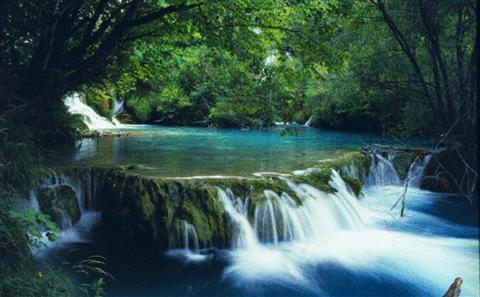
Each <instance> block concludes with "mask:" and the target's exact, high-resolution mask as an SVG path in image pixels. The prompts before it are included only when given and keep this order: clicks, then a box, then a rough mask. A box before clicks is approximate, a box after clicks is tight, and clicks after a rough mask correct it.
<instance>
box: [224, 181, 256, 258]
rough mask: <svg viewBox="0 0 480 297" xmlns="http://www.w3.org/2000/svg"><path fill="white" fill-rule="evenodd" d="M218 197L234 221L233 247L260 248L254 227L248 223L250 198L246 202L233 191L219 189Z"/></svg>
mask: <svg viewBox="0 0 480 297" xmlns="http://www.w3.org/2000/svg"><path fill="white" fill-rule="evenodd" d="M218 195H219V198H220V201H221V202H222V203H223V206H224V207H225V211H226V212H227V213H228V215H229V216H230V218H231V219H232V221H233V228H234V234H235V235H234V238H233V247H234V248H243V249H256V248H258V246H259V244H258V240H257V237H256V234H255V231H254V229H253V228H252V225H251V224H250V222H249V221H248V200H249V199H248V198H246V199H245V202H243V201H242V199H240V198H239V197H235V195H234V194H233V193H232V191H231V190H229V189H227V190H225V191H224V190H222V189H221V188H218Z"/></svg>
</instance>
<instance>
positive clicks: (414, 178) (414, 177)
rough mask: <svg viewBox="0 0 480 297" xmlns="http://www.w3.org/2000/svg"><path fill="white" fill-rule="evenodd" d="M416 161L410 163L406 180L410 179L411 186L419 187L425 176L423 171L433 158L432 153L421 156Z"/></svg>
mask: <svg viewBox="0 0 480 297" xmlns="http://www.w3.org/2000/svg"><path fill="white" fill-rule="evenodd" d="M417 158H418V159H416V160H415V161H413V163H412V164H411V165H410V168H409V169H408V174H407V178H406V181H408V185H409V187H412V188H419V187H420V183H421V181H422V177H423V171H424V169H425V167H426V166H427V165H428V163H429V162H430V159H431V158H432V155H431V154H428V155H425V156H421V157H420V156H419V157H417Z"/></svg>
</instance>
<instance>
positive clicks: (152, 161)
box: [51, 125, 425, 177]
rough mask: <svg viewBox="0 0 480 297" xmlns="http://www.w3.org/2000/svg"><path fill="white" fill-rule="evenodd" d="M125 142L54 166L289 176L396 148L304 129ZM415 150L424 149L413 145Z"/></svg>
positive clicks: (72, 152) (89, 148) (86, 145)
mask: <svg viewBox="0 0 480 297" xmlns="http://www.w3.org/2000/svg"><path fill="white" fill-rule="evenodd" d="M119 130H128V131H129V132H131V133H129V134H130V135H129V136H125V137H101V138H97V139H83V140H81V141H79V142H78V143H77V145H76V148H75V149H69V150H61V151H55V152H53V153H52V158H51V160H52V161H51V162H53V164H54V165H65V164H74V165H75V164H77V165H85V164H86V165H98V166H108V165H129V164H138V165H140V169H138V170H139V171H140V172H141V173H142V174H147V175H155V176H166V177H186V176H205V175H215V176H217V175H221V176H246V175H251V174H253V173H256V172H277V173H288V172H291V171H292V170H296V169H304V168H307V167H309V166H312V165H313V164H314V163H315V161H317V160H320V159H325V158H330V157H333V156H335V155H336V154H339V153H342V152H343V151H345V150H351V149H358V148H361V147H363V146H365V145H366V144H371V143H379V144H392V143H396V142H395V141H394V140H392V139H388V138H384V137H381V136H378V135H373V134H359V133H346V132H333V131H327V130H318V129H309V128H300V129H299V130H298V134H295V135H293V134H286V135H283V133H281V132H282V129H280V128H276V129H271V130H250V131H244V130H238V129H209V128H190V127H189V128H185V127H162V126H145V125H131V126H125V128H123V129H119ZM410 145H425V143H418V142H417V143H416V142H415V141H413V142H411V143H410Z"/></svg>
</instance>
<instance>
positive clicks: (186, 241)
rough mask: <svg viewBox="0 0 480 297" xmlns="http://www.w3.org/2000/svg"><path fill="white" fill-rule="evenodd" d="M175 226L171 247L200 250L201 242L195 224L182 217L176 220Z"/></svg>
mask: <svg viewBox="0 0 480 297" xmlns="http://www.w3.org/2000/svg"><path fill="white" fill-rule="evenodd" d="M173 226H174V230H173V232H172V235H173V236H171V238H170V244H169V245H170V248H171V249H178V248H181V249H184V250H185V251H190V250H191V251H193V252H199V250H200V242H199V240H198V234H197V230H196V229H195V226H193V225H192V224H190V223H188V222H187V221H185V220H181V219H179V220H176V221H175V223H174V225H173Z"/></svg>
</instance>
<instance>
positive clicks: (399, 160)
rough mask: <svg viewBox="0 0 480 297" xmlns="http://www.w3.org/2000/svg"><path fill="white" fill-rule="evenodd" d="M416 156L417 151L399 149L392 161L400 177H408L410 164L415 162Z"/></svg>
mask: <svg viewBox="0 0 480 297" xmlns="http://www.w3.org/2000/svg"><path fill="white" fill-rule="evenodd" d="M416 157H417V154H416V153H415V152H405V151H398V152H397V153H396V154H395V158H393V161H392V163H393V166H394V167H395V170H396V171H397V173H398V177H400V179H405V178H406V177H407V174H408V170H409V168H410V165H411V164H412V163H413V161H414V160H415V158H416Z"/></svg>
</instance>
